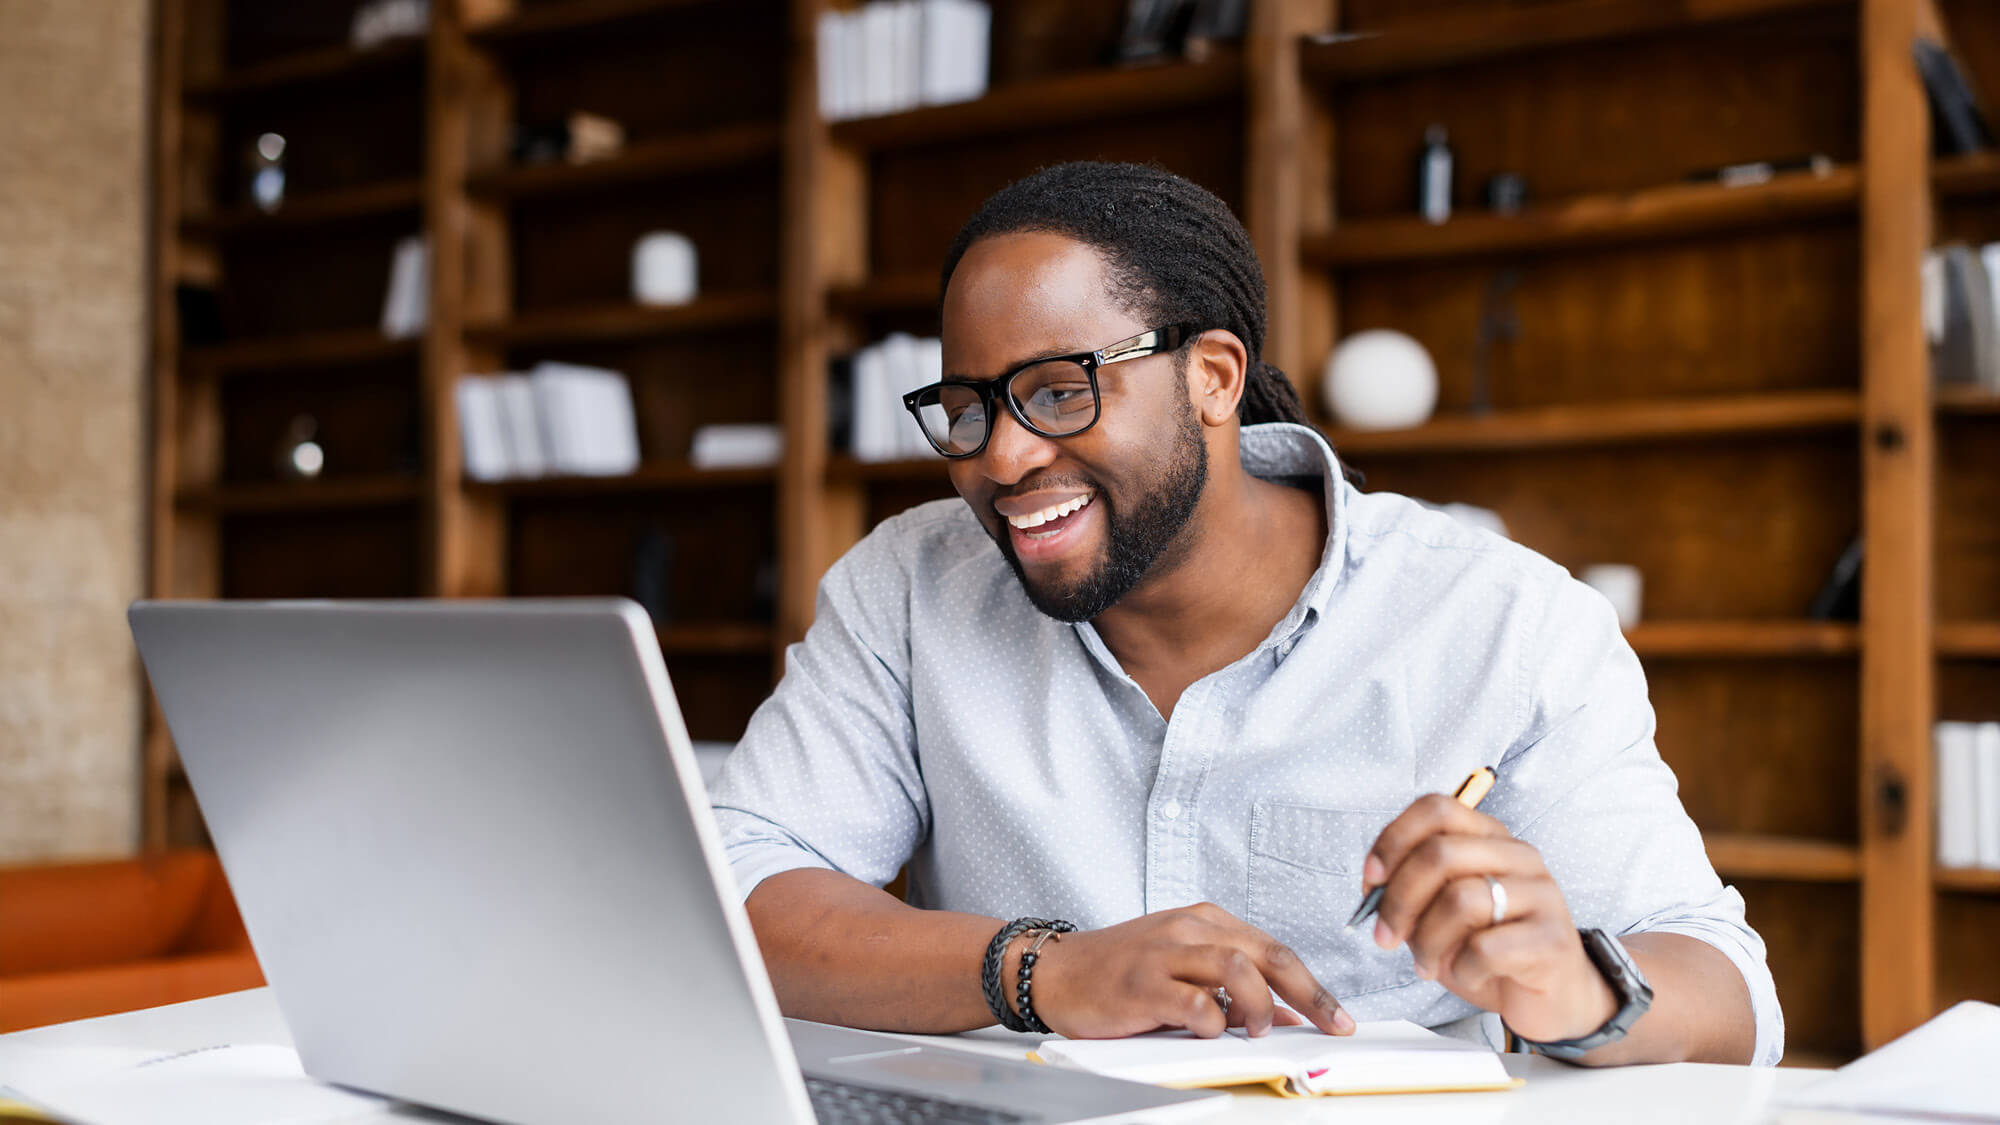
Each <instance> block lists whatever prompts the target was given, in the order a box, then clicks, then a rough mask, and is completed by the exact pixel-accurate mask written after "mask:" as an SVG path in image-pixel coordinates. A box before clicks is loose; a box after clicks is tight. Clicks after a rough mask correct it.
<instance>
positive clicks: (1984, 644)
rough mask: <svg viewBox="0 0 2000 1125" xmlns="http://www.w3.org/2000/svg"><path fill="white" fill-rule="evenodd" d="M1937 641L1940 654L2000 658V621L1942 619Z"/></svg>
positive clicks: (1937, 631) (1938, 626) (1938, 627)
mask: <svg viewBox="0 0 2000 1125" xmlns="http://www.w3.org/2000/svg"><path fill="white" fill-rule="evenodd" d="M1935 642H1936V644H1937V650H1938V655H1939V656H1956V657H1962V658H1963V657H1970V658H1974V659H1981V658H1991V659H1996V660H2000V621H1955V622H1954V621H1941V622H1939V623H1938V625H1937V630H1936V634H1935Z"/></svg>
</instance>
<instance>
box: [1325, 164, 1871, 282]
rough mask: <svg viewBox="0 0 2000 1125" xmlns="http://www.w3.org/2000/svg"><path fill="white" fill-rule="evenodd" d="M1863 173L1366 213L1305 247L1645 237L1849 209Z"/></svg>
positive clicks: (1345, 252) (1404, 253)
mask: <svg viewBox="0 0 2000 1125" xmlns="http://www.w3.org/2000/svg"><path fill="white" fill-rule="evenodd" d="M1860 183H1861V181H1860V177H1859V176H1858V175H1856V173H1855V170H1854V169H1853V168H1852V167H1840V168H1835V169H1833V170H1832V171H1830V172H1828V173H1826V174H1825V175H1819V174H1815V173H1812V172H1793V173H1788V174H1785V175H1781V176H1776V177H1773V178H1772V179H1770V180H1768V181H1766V182H1764V183H1761V184H1749V185H1745V186H1743V187H1724V186H1722V185H1720V184H1714V183H1699V184H1668V185H1665V186H1662V187H1653V188H1646V189H1644V190H1642V191H1634V192H1626V193H1620V194H1608V195H1589V196H1581V197H1578V198H1576V199H1571V200H1568V201H1566V202H1557V203H1549V204H1546V205H1543V206H1538V207H1530V208H1527V209H1526V210H1524V211H1522V212H1521V213H1520V214H1518V215H1490V214H1479V213H1474V214H1466V215H1458V216H1454V217H1453V218H1451V219H1450V220H1448V221H1446V222H1443V223H1429V222H1426V221H1424V219H1423V218H1422V217H1420V216H1416V215H1409V216H1403V215H1398V216H1393V217H1389V218H1380V219H1359V220H1356V221H1354V222H1351V223H1347V224H1344V225H1340V226H1336V227H1335V228H1334V229H1333V230H1332V231H1329V232H1325V233H1321V234H1314V235H1307V236H1306V237H1304V238H1302V239H1301V240H1300V248H1299V249H1300V254H1301V256H1302V257H1303V258H1304V260H1305V261H1306V262H1307V263H1308V264H1311V265H1318V266H1324V267H1328V268H1343V267H1352V266H1368V265H1386V264H1390V263H1395V262H1421V261H1437V260H1441V259H1449V258H1476V257H1483V256H1488V255H1496V254H1512V255H1522V254H1541V253H1551V252H1554V251H1557V250H1574V249H1578V248H1581V247H1593V246H1612V245H1620V244H1628V243H1635V242H1646V241H1652V240H1657V239H1665V238H1676V237H1679V236H1682V235H1691V234H1707V233H1712V232H1717V231H1728V230H1739V229H1743V228H1750V227H1760V226H1767V225H1770V224H1773V223H1779V222H1796V221H1799V220H1803V219H1810V218H1815V217H1819V216H1825V215H1841V214H1851V213H1852V212H1853V211H1854V209H1855V206H1856V203H1857V201H1858V200H1859V199H1860Z"/></svg>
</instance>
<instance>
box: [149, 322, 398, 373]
mask: <svg viewBox="0 0 2000 1125" xmlns="http://www.w3.org/2000/svg"><path fill="white" fill-rule="evenodd" d="M422 345H423V341H422V339H420V338H417V337H405V338H401V339H398V338H393V337H389V336H384V335H382V333H381V332H380V331H379V330H378V329H374V328H353V329H342V330H340V331H336V332H312V333H304V334H300V335H296V336H272V337H267V338H264V339H251V340H240V341H237V342H236V343H231V344H217V345H215V346H213V347H207V348H191V349H189V350H188V352H187V367H188V370H190V371H191V372H197V373H201V374H206V375H213V376H229V375H246V374H259V375H265V374H276V373H280V372H289V371H298V370H306V369H311V368H316V367H341V366H345V365H348V364H362V363H379V362H383V361H387V360H397V359H410V360H414V359H416V358H417V355H418V352H419V350H420V349H421V347H422Z"/></svg>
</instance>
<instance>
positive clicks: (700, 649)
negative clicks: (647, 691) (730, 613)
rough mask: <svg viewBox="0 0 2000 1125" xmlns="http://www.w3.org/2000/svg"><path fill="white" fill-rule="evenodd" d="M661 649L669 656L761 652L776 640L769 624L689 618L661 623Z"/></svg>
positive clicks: (753, 653)
mask: <svg viewBox="0 0 2000 1125" xmlns="http://www.w3.org/2000/svg"><path fill="white" fill-rule="evenodd" d="M658 632H659V637H660V651H661V652H663V653H665V654H667V655H668V656H758V655H762V654H765V653H769V652H770V651H771V650H772V648H773V647H774V646H775V645H776V644H777V637H778V635H777V631H776V630H774V629H772V628H771V627H770V626H769V625H751V624H741V623H737V622H727V621H717V622H689V623H686V624H676V625H662V626H661V627H660V628H659V630H658Z"/></svg>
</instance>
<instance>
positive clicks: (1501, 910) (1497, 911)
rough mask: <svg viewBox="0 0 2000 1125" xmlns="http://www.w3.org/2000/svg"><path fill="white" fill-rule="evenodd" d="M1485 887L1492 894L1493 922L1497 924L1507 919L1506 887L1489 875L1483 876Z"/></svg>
mask: <svg viewBox="0 0 2000 1125" xmlns="http://www.w3.org/2000/svg"><path fill="white" fill-rule="evenodd" d="M1485 879H1486V889H1487V890H1488V891H1489V892H1491V893H1492V895H1493V922H1492V924H1493V925H1495V926H1497V925H1499V924H1500V923H1502V922H1504V921H1506V920H1507V888H1505V887H1503V886H1501V885H1500V880H1498V879H1495V878H1494V877H1493V876H1491V875H1487V876H1485Z"/></svg>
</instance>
